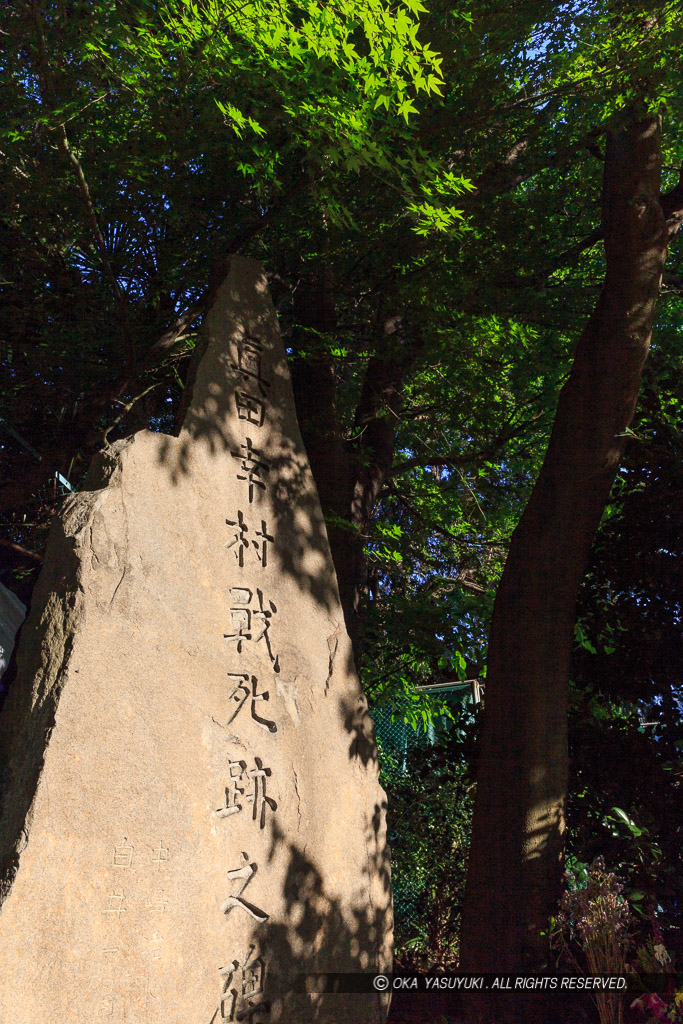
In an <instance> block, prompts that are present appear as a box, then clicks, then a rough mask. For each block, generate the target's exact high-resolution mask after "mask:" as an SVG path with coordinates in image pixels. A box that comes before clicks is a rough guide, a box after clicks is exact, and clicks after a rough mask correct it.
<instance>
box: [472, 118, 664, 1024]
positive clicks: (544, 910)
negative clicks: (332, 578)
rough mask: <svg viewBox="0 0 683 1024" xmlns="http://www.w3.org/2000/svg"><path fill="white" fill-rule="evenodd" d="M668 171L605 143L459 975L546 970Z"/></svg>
mask: <svg viewBox="0 0 683 1024" xmlns="http://www.w3.org/2000/svg"><path fill="white" fill-rule="evenodd" d="M660 170H661V128H660V123H659V119H657V118H654V117H650V118H647V119H646V120H643V121H639V122H637V123H632V124H631V125H630V126H629V127H628V128H627V129H626V130H624V131H623V132H621V133H620V134H618V135H616V136H615V137H613V138H611V139H610V140H609V142H608V145H607V152H606V155H605V172H604V187H603V215H602V228H603V232H604V238H605V253H606V276H605V282H604V285H603V288H602V292H601V294H600V296H599V299H598V302H597V305H596V308H595V311H594V312H593V315H592V316H591V318H590V320H589V322H588V325H587V327H586V329H585V331H584V333H583V336H582V338H581V340H580V342H579V345H578V347H577V351H576V355H575V358H574V363H573V366H572V370H571V374H570V377H569V380H568V381H567V383H566V385H565V386H564V388H563V389H562V392H561V394H560V399H559V404H558V408H557V414H556V417H555V423H554V427H553V430H552V435H551V439H550V443H549V445H548V449H547V452H546V455H545V459H544V462H543V467H542V469H541V472H540V475H539V478H538V481H537V483H536V486H535V487H534V490H533V492H532V495H531V498H530V499H529V503H528V505H527V507H526V509H525V511H524V514H523V516H522V518H521V520H520V523H519V525H518V527H517V529H516V530H515V532H514V534H513V537H512V541H511V545H510V552H509V555H508V558H507V562H506V565H505V570H504V573H503V577H502V579H501V582H500V585H499V587H498V592H497V594H496V601H495V606H494V612H493V621H492V626H491V636H490V643H489V656H488V674H487V682H486V700H485V705H486V706H485V712H484V715H485V717H484V723H483V731H482V737H481V744H480V754H479V766H478V776H477V777H478V782H477V796H476V803H475V812H474V822H473V834H472V842H471V848H470V859H469V871H468V878H467V888H466V895H465V906H464V912H463V926H462V956H461V966H462V969H463V970H466V971H477V972H478V971H497V972H503V971H520V970H532V971H533V970H541V969H543V967H544V966H545V965H546V963H547V960H548V946H547V940H546V936H545V934H544V933H545V932H546V930H547V928H548V920H549V917H550V915H551V913H552V912H553V909H554V906H555V901H556V899H557V896H558V894H559V886H560V880H561V871H562V864H563V852H564V830H565V818H564V813H565V812H564V808H565V796H566V789H567V690H568V675H569V659H570V652H571V646H572V637H573V630H574V623H575V609H576V601H577V597H578V591H579V587H580V584H581V580H582V578H583V575H584V572H585V567H586V563H587V559H588V555H589V552H590V548H591V544H592V541H593V537H594V534H595V531H596V530H597V527H598V524H599V522H600V518H601V515H602V513H603V510H604V508H605V504H606V502H607V500H608V497H609V493H610V488H611V486H612V482H613V480H614V477H615V474H616V471H617V468H618V465H619V461H620V458H621V454H622V448H623V438H624V432H625V430H626V428H627V426H628V424H629V423H630V421H631V418H632V416H633V413H634V410H635V405H636V399H637V396H638V389H639V385H640V378H641V371H642V367H643V364H644V362H645V359H646V356H647V352H648V347H649V343H650V335H651V331H652V323H653V319H654V312H655V304H656V300H657V296H658V294H659V289H660V283H661V275H662V269H663V266H664V260H665V257H666V251H667V245H668V242H669V240H670V237H671V236H672V235H673V233H675V231H676V230H677V228H678V226H679V224H680V211H681V209H683V202H681V201H680V197H679V196H678V192H679V191H680V186H679V189H677V190H676V193H675V194H674V193H672V194H671V196H669V197H663V198H660V192H659V182H660ZM674 195H675V200H674V201H672V197H674ZM667 217H668V220H667ZM482 1001H483V997H482V1000H480V1002H479V1003H476V1000H475V1005H474V1007H473V1009H474V1010H475V1012H476V1015H477V1017H478V1019H481V1020H486V1021H490V1022H494V1021H495V1024H501V1022H503V1021H507V1020H512V1019H514V1020H517V1019H518V1017H519V1014H518V1012H516V1011H518V1010H519V1007H515V1006H513V1000H511V997H509V996H508V997H507V999H506V1000H503V999H502V997H501V1000H500V1004H499V1005H495V1004H494V1001H493V1000H492V999H487V1000H486V1003H485V1005H484V1007H482Z"/></svg>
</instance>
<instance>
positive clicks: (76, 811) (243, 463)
mask: <svg viewBox="0 0 683 1024" xmlns="http://www.w3.org/2000/svg"><path fill="white" fill-rule="evenodd" d="M204 337H205V339H206V342H207V348H206V352H205V354H204V356H203V358H202V360H201V363H200V364H199V368H198V372H197V378H196V381H195V385H194V390H193V399H192V402H191V405H190V408H189V411H188V414H187V417H186V420H185V424H184V426H183V429H182V431H181V433H180V436H179V437H169V436H166V435H163V434H156V433H152V432H148V431H141V432H140V433H137V434H135V435H134V436H133V437H131V438H128V439H126V440H123V441H119V442H117V443H116V444H114V445H113V446H112V447H111V448H110V449H109V450H108V451H107V452H106V453H105V454H104V455H103V456H102V457H101V458H100V459H99V465H98V466H97V467H96V468H95V469H94V470H93V472H91V478H90V483H89V487H90V489H88V490H84V491H83V492H81V493H80V494H77V495H74V496H72V497H70V498H69V499H68V500H67V502H66V504H65V507H64V511H63V513H62V515H61V517H60V520H59V522H58V523H57V524H56V526H55V527H54V529H53V532H52V535H51V539H50V544H49V547H48V554H47V558H46V565H45V568H44V571H43V574H42V577H41V580H40V581H39V584H38V587H37V591H36V595H35V599H34V602H33V607H32V610H31V613H30V618H29V621H28V622H27V624H26V625H25V627H24V630H23V635H22V639H21V643H20V645H19V654H18V665H19V674H18V677H17V681H16V683H15V685H14V687H13V689H12V692H11V693H10V697H9V699H8V704H7V706H6V707H5V710H4V713H3V720H2V731H1V734H0V740H1V742H2V748H0V749H2V750H3V751H4V755H5V756H4V782H3V789H2V796H3V806H2V821H1V824H0V878H1V879H2V883H1V884H2V889H1V890H0V900H2V905H1V909H0V1024H38V1022H39V1021H48V1020H49V1021H54V1022H56V1024H72V1022H73V1024H118V1022H123V1021H125V1022H126V1024H162V1022H163V1024H195V1022H196V1024H212V1022H213V1024H219V1022H221V1021H233V1020H234V1021H249V1022H251V1024H268V1022H271V1021H272V1022H282V1024H306V1022H307V1021H324V1022H329V1024H344V1022H349V1024H351V1022H353V1024H371V1022H372V1024H380V1022H381V1021H383V1020H384V1018H385V1016H386V1007H385V1006H384V1005H383V1004H382V998H383V997H380V996H378V995H374V994H370V995H341V994H325V995H321V994H320V993H315V994H311V993H310V992H309V993H296V992H295V991H294V988H295V977H296V976H297V975H299V974H300V973H302V972H308V971H356V972H357V971H369V972H371V971H375V970H379V969H382V970H384V969H387V968H388V966H389V957H390V942H391V902H390V887H389V865H388V852H387V849H386V843H385V830H384V794H383V792H382V790H381V789H380V787H379V784H378V780H377V764H376V751H375V742H374V733H373V729H372V723H371V720H370V719H369V717H368V714H367V709H366V704H365V700H364V698H363V696H362V693H361V690H360V686H359V683H358V679H357V676H356V674H355V670H354V667H353V660H352V653H351V648H350V644H349V640H348V637H347V635H346V632H345V630H344V625H343V619H342V612H341V608H340V604H339V597H338V591H337V583H336V578H335V574H334V569H333V566H332V561H331V558H330V553H329V547H328V542H327V536H326V532H325V526H324V522H323V519H322V515H321V512H320V506H319V502H318V497H317V493H316V490H315V486H314V483H313V480H312V477H311V473H310V469H309V466H308V462H307V459H306V455H305V452H304V448H303V445H302V442H301V437H300V434H299V430H298V427H297V423H296V417H295V412H294V405H293V398H292V391H291V385H290V380H289V374H288V370H287V365H286V357H285V354H284V350H283V347H282V343H281V340H280V337H279V332H278V328H277V322H276V318H275V314H274V311H273V308H272V304H271V301H270V298H269V295H268V292H267V287H266V281H265V277H264V275H263V272H262V271H261V269H260V267H259V266H258V265H257V264H255V263H253V262H251V261H248V260H245V259H243V258H239V257H236V258H235V259H234V260H232V261H231V268H230V273H229V276H228V278H227V280H226V281H225V282H224V284H223V286H222V288H221V290H220V292H219V295H218V298H217V301H216V304H215V305H214V307H213V309H212V311H211V312H210V313H209V315H208V317H207V320H206V323H205V325H204Z"/></svg>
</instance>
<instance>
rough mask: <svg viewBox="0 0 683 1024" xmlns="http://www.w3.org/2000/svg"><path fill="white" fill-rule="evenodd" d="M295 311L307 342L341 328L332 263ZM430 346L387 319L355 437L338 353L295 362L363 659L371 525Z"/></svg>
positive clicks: (344, 595) (295, 380)
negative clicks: (407, 391) (341, 404)
mask: <svg viewBox="0 0 683 1024" xmlns="http://www.w3.org/2000/svg"><path fill="white" fill-rule="evenodd" d="M294 316H295V320H296V323H297V324H298V326H299V328H300V329H303V332H304V341H303V345H302V347H303V348H304V349H305V348H307V347H308V345H307V344H306V337H305V335H306V332H309V334H310V336H311V337H313V338H314V339H315V335H326V334H327V335H330V334H333V333H334V331H335V329H336V314H335V307H334V296H333V289H332V281H331V275H330V274H329V273H328V272H327V271H326V269H325V268H322V269H320V270H318V271H317V272H315V273H313V274H312V275H311V276H310V278H309V279H307V280H306V281H304V282H303V283H302V285H300V286H299V288H298V289H297V293H296V294H295V302H294ZM308 344H309V345H310V342H309V343H308ZM314 345H315V342H314ZM422 347H423V338H422V334H421V332H420V331H418V330H416V329H414V328H413V329H406V328H405V326H404V324H403V322H402V319H401V317H398V316H391V317H387V318H386V319H385V322H384V324H383V326H382V334H381V337H379V338H378V339H377V344H376V351H375V354H374V355H373V356H372V357H371V359H370V360H369V362H368V366H367V369H366V372H365V377H364V380H363V386H362V389H361V394H360V398H359V402H358V407H357V409H356V413H355V420H354V429H353V437H352V438H351V439H348V440H347V439H345V438H344V435H343V430H342V425H341V422H340V419H339V416H338V413H337V404H336V391H337V389H336V379H335V368H334V357H333V356H330V355H328V354H327V353H325V352H323V353H322V354H321V355H319V356H315V355H314V356H311V355H310V354H308V355H305V356H304V357H303V358H295V359H294V361H293V364H292V384H293V387H294V399H295V402H296V410H297V417H298V420H299V426H300V428H301V433H302V437H303V440H304V444H305V446H306V452H307V454H308V459H309V462H310V464H311V470H312V473H313V478H314V480H315V482H316V486H317V488H318V494H319V497H320V504H321V506H322V510H323V513H324V515H325V518H326V520H327V533H328V537H329V541H330V548H331V551H332V560H333V562H334V566H335V570H336V573H337V581H338V583H339V596H340V598H341V605H342V609H343V611H344V620H345V623H346V629H347V632H348V634H349V636H350V637H351V641H352V643H353V648H354V654H355V657H356V664H357V665H359V664H360V663H361V661H362V623H361V621H360V609H361V602H362V597H363V594H364V593H365V592H366V591H367V588H368V582H369V581H368V566H367V560H366V557H365V541H366V532H367V528H368V525H369V523H370V521H371V520H372V517H373V515H374V512H375V508H376V505H377V502H378V500H379V498H380V494H381V492H382V489H383V487H384V485H385V484H386V482H387V481H388V480H389V479H390V477H391V470H392V465H393V460H394V453H395V448H396V434H397V424H398V422H399V413H400V410H401V407H402V402H403V390H404V384H405V381H406V379H407V377H408V375H409V373H410V372H411V370H412V369H413V367H414V366H415V363H416V361H417V359H418V358H419V355H420V353H421V351H422ZM321 348H323V349H324V346H321Z"/></svg>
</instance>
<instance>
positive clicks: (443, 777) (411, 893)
mask: <svg viewBox="0 0 683 1024" xmlns="http://www.w3.org/2000/svg"><path fill="white" fill-rule="evenodd" d="M380 764H381V781H382V784H383V785H384V786H385V787H386V788H387V791H388V793H389V796H390V801H389V810H388V817H387V832H388V837H389V843H390V846H391V861H392V877H393V880H394V891H395V901H396V908H397V913H396V922H395V927H396V938H395V941H396V955H397V956H398V957H399V958H400V960H401V963H403V964H405V965H408V964H413V965H415V966H420V967H422V968H426V967H433V966H435V965H439V966H441V967H444V966H446V965H448V964H450V965H451V966H452V965H453V964H454V963H456V962H457V955H458V922H459V912H460V906H461V903H462V895H463V891H464V885H465V872H466V851H467V843H468V837H469V827H470V816H471V800H470V795H469V789H470V783H469V781H468V776H467V766H466V763H465V761H464V759H463V746H462V742H461V741H459V740H458V738H457V730H456V731H455V732H447V733H446V735H445V736H444V737H443V738H442V740H441V742H437V743H434V744H430V743H424V742H420V741H419V740H418V739H416V741H414V742H409V743H407V744H406V745H405V746H399V747H397V746H395V745H394V744H392V743H391V741H390V740H389V739H388V738H387V739H385V741H384V742H380Z"/></svg>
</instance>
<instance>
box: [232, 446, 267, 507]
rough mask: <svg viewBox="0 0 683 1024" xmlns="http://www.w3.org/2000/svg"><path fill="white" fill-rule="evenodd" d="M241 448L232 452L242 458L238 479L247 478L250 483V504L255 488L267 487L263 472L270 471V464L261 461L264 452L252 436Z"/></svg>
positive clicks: (263, 488) (235, 457)
mask: <svg viewBox="0 0 683 1024" xmlns="http://www.w3.org/2000/svg"><path fill="white" fill-rule="evenodd" d="M240 448H241V449H242V451H241V452H230V454H231V455H232V457H233V459H240V470H241V472H240V473H238V474H237V479H238V480H246V481H247V483H248V484H249V504H250V505H251V504H252V502H253V500H254V494H255V490H254V488H256V487H260V488H261V490H262V491H265V489H266V485H265V482H264V480H263V479H262V474H264V473H266V474H267V473H269V472H270V466H269V465H268V463H267V462H261V461H260V459H261V454H262V453H261V452H260V451H259V449H258V448H254V446H253V442H252V440H251V438H250V437H248V438H247V439H246V443H243V444H241V445H240Z"/></svg>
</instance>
